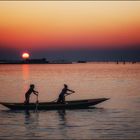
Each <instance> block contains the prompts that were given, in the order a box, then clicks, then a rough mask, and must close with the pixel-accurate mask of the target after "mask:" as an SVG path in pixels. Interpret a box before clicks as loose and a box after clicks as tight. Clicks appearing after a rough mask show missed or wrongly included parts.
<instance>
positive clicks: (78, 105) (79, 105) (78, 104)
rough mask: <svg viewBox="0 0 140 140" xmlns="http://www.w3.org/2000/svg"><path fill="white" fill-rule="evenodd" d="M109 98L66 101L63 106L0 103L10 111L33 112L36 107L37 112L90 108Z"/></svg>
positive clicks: (56, 104) (45, 103) (57, 104)
mask: <svg viewBox="0 0 140 140" xmlns="http://www.w3.org/2000/svg"><path fill="white" fill-rule="evenodd" d="M108 99H109V98H98V99H87V100H73V101H67V102H66V103H65V104H59V103H56V102H42V103H38V105H37V106H36V103H30V104H29V105H25V104H24V103H4V102H3V103H2V102H1V103H0V104H2V105H3V106H5V107H7V108H9V109H11V110H35V109H36V107H37V109H38V110H60V109H84V108H88V107H90V106H94V105H97V104H99V103H101V102H104V101H106V100H108Z"/></svg>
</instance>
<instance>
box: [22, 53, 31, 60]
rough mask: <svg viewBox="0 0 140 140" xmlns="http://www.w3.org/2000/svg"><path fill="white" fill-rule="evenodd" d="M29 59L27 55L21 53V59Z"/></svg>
mask: <svg viewBox="0 0 140 140" xmlns="http://www.w3.org/2000/svg"><path fill="white" fill-rule="evenodd" d="M29 57H30V55H29V53H23V54H22V58H23V59H28V58H29Z"/></svg>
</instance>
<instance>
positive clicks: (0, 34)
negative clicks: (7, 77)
mask: <svg viewBox="0 0 140 140" xmlns="http://www.w3.org/2000/svg"><path fill="white" fill-rule="evenodd" d="M0 20H1V21H0V43H3V44H8V45H9V46H12V47H15V48H17V47H18V48H19V47H21V48H35V47H38V46H44V47H46V48H50V47H51V48H59V47H62V48H63V47H65V48H68V47H71V48H73V47H74V48H82V47H83V48H84V47H87V46H90V47H91V48H95V46H96V47H98V48H99V47H101V48H103V47H106V46H112V47H113V46H114V47H116V46H117V47H118V46H120V47H121V46H127V45H128V46H131V45H135V44H140V1H123V2H122V1H108V2H107V1H88V2H86V1H77V2H76V1H52V2H51V1H11V2H10V1H5V2H4V1H0Z"/></svg>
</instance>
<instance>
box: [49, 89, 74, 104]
mask: <svg viewBox="0 0 140 140" xmlns="http://www.w3.org/2000/svg"><path fill="white" fill-rule="evenodd" d="M73 93H75V91H73V92H72V93H68V94H65V96H68V95H70V94H73ZM57 99H58V98H57ZM57 99H55V100H53V101H51V102H55V101H57Z"/></svg>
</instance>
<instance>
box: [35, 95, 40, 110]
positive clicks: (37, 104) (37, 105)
mask: <svg viewBox="0 0 140 140" xmlns="http://www.w3.org/2000/svg"><path fill="white" fill-rule="evenodd" d="M38 103H39V101H38V95H36V108H35V111H36V112H37V110H38Z"/></svg>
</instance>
